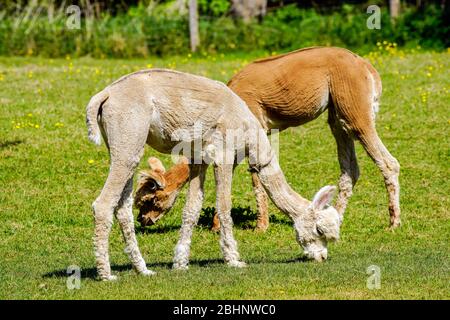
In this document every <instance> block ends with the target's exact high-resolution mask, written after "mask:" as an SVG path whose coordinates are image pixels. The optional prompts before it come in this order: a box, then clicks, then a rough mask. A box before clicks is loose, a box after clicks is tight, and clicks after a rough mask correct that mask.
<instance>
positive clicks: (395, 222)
mask: <svg viewBox="0 0 450 320" xmlns="http://www.w3.org/2000/svg"><path fill="white" fill-rule="evenodd" d="M400 225H401V221H400V218H397V219H394V220H393V221H391V224H390V226H389V229H391V230H394V229H396V228H398V227H400Z"/></svg>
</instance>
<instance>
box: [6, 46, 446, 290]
mask: <svg viewBox="0 0 450 320" xmlns="http://www.w3.org/2000/svg"><path fill="white" fill-rule="evenodd" d="M257 56H258V55H257V54H253V55H248V56H239V55H237V56H225V57H224V56H221V55H216V56H204V57H201V58H190V57H176V58H170V59H165V60H163V59H148V60H130V61H129V60H127V61H125V60H93V59H88V58H83V59H76V60H71V59H70V57H67V58H66V59H60V60H50V59H40V58H32V59H31V58H5V57H3V58H1V57H0V105H1V113H0V299H113V298H115V299H130V298H131V299H327V298H331V299H347V298H349V299H360V298H362V299H381V298H393V299H404V298H419V299H429V298H441V299H442V298H446V299H449V298H450V286H449V283H450V272H449V271H450V270H449V263H450V259H449V258H450V249H449V248H450V240H449V239H450V221H449V220H450V219H449V218H450V214H449V208H450V203H449V193H450V190H449V178H450V177H449V173H450V166H449V160H450V149H449V146H450V145H449V133H450V131H449V129H450V113H449V111H450V109H449V105H450V94H449V90H450V77H449V74H448V70H449V68H450V54H449V53H448V52H447V53H426V52H423V53H417V52H416V53H408V54H406V55H405V56H403V55H402V54H399V53H396V52H394V53H391V54H389V53H387V54H385V55H382V56H378V55H377V56H373V58H374V59H375V60H376V61H375V67H376V68H377V69H378V70H379V72H380V74H381V76H382V79H383V95H382V104H381V109H380V112H379V114H378V117H377V126H378V132H379V134H380V136H381V137H382V139H383V141H384V142H385V144H386V146H387V147H388V148H389V150H390V151H391V152H392V154H393V155H394V156H395V157H397V159H398V160H399V161H400V164H401V179H400V181H401V188H402V193H401V206H402V221H403V225H402V227H401V228H400V229H397V230H395V231H394V232H392V231H389V230H388V228H387V226H388V220H389V219H388V210H387V197H386V193H385V189H384V184H383V179H382V177H381V175H380V174H379V172H378V169H377V168H376V166H375V165H374V164H373V162H372V161H371V160H370V159H369V157H368V156H367V155H366V154H365V152H364V150H363V149H362V148H361V146H360V145H359V144H358V145H357V153H358V159H359V164H360V168H361V178H360V180H359V182H358V184H357V186H356V188H355V191H354V196H353V197H352V199H351V200H350V204H349V206H348V209H347V213H346V217H345V222H344V224H343V227H342V234H341V240H340V241H339V242H338V243H336V244H333V245H331V247H330V249H329V260H328V261H326V262H325V263H322V264H319V263H315V262H305V261H303V260H302V259H301V256H302V254H301V251H300V248H299V246H298V245H297V243H296V241H295V237H294V231H293V229H292V227H291V225H290V223H289V220H288V219H287V218H286V217H284V216H283V215H282V214H281V213H280V212H278V210H276V209H275V207H273V206H272V207H271V213H272V220H273V222H272V224H271V226H270V228H269V230H268V232H266V233H257V232H254V231H253V230H252V227H253V226H254V220H253V217H254V210H255V200H254V197H253V195H252V189H251V180H250V176H249V175H248V174H247V172H246V167H245V166H244V165H241V166H239V167H238V169H237V170H236V175H235V178H234V186H233V206H234V208H235V210H234V213H235V214H234V217H235V221H236V224H235V228H234V230H235V236H236V238H237V240H238V243H239V248H240V252H241V255H242V257H243V260H244V261H246V262H247V263H248V264H249V266H248V268H246V269H242V270H236V269H229V268H227V267H226V266H225V265H224V264H223V262H222V260H221V258H222V257H221V254H220V250H219V244H218V235H217V234H214V233H212V232H210V231H209V230H208V224H209V219H208V217H207V214H205V215H204V216H202V217H201V221H200V226H199V227H197V228H196V230H195V232H194V238H193V243H192V255H191V267H190V269H189V271H187V272H175V271H172V270H171V260H172V252H173V248H174V246H175V243H176V241H177V238H178V229H179V226H180V223H181V218H180V212H181V208H182V205H183V203H184V197H181V198H180V199H179V200H178V201H177V204H176V206H175V207H174V209H173V211H172V212H171V213H170V214H169V215H168V216H167V217H165V218H164V219H162V220H161V221H160V222H159V223H158V225H156V226H154V227H151V228H149V229H147V230H138V241H139V245H140V248H141V251H142V253H143V255H144V258H145V259H146V261H147V263H148V265H149V267H150V268H151V269H153V270H155V271H157V272H158V274H157V276H155V277H150V278H145V277H141V276H137V275H136V274H135V273H134V272H133V271H132V270H131V266H130V263H129V261H128V258H127V257H126V255H125V253H124V252H123V248H124V246H123V241H122V238H121V235H120V232H119V229H118V226H117V224H115V225H114V228H113V231H112V234H111V243H110V256H111V262H112V266H113V272H114V273H115V274H117V275H119V281H117V282H114V283H104V282H100V281H97V280H96V279H95V276H96V274H95V268H94V267H95V265H94V255H93V247H92V240H91V239H92V234H93V218H92V214H91V203H92V201H93V200H94V199H95V198H96V197H97V195H98V194H99V192H100V190H101V188H102V186H103V183H104V180H105V178H106V175H107V172H108V155H107V152H106V148H105V146H104V144H103V145H102V146H101V147H97V146H95V145H93V144H91V143H89V142H88V140H87V137H86V127H85V107H86V104H87V102H88V101H89V98H90V97H91V96H92V95H93V94H94V93H96V92H98V91H99V90H101V89H103V88H104V86H105V85H107V84H109V83H110V82H112V81H113V80H114V79H116V78H118V77H119V76H121V75H123V74H126V73H129V72H131V71H134V70H138V69H143V68H147V67H169V68H174V69H178V70H182V71H188V72H192V73H197V74H201V75H206V76H208V77H210V78H213V79H218V80H221V81H226V80H227V79H229V78H230V77H231V76H232V75H233V73H234V72H236V71H237V70H238V69H239V68H240V67H241V66H243V65H244V64H245V63H247V62H249V61H251V60H253V59H254V58H256V57H257ZM280 142H281V143H280V144H281V148H280V158H281V159H280V161H281V167H282V168H283V169H284V173H285V174H286V176H287V179H288V181H289V182H290V183H291V184H292V186H293V187H294V189H295V190H296V191H298V192H299V193H300V194H301V195H303V196H305V197H307V198H312V196H313V195H314V193H315V192H316V191H317V190H319V188H320V187H321V186H324V185H326V184H335V183H336V182H337V179H338V176H339V166H338V162H337V157H336V150H335V143H334V140H333V138H332V135H331V132H330V130H329V128H328V127H327V124H326V115H324V116H321V117H320V118H319V119H317V120H316V121H314V122H312V123H309V124H307V125H305V126H302V127H298V128H294V129H290V130H287V131H286V132H283V133H281V134H280ZM150 155H157V156H161V157H162V158H163V159H164V162H165V164H166V165H170V163H169V161H168V160H169V157H167V156H162V155H160V154H157V153H155V152H154V151H152V150H151V149H150V148H148V149H147V150H146V155H145V156H146V157H148V156H150ZM144 165H145V161H142V162H141V167H144ZM211 176H212V175H211V172H209V177H208V181H207V187H206V190H207V196H206V201H205V203H204V208H205V209H207V208H208V207H212V206H214V202H215V201H214V198H215V193H214V185H213V179H212V178H211ZM247 207H250V210H244V209H245V208H247ZM205 211H206V213H208V212H210V210H205ZM69 265H78V266H80V267H81V268H82V276H83V277H82V280H81V288H80V289H79V290H69V289H67V286H66V279H67V276H66V269H67V267H68V266H69ZM371 265H377V266H379V267H380V268H381V288H380V289H378V290H369V289H368V288H367V286H366V281H367V279H368V277H369V274H367V268H368V267H369V266H371Z"/></svg>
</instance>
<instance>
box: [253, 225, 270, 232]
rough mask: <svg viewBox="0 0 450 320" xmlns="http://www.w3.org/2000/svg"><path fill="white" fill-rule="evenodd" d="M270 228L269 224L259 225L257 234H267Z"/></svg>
mask: <svg viewBox="0 0 450 320" xmlns="http://www.w3.org/2000/svg"><path fill="white" fill-rule="evenodd" d="M268 228H269V225H268V224H263V223H257V224H256V228H255V231H257V232H266V231H267V229H268Z"/></svg>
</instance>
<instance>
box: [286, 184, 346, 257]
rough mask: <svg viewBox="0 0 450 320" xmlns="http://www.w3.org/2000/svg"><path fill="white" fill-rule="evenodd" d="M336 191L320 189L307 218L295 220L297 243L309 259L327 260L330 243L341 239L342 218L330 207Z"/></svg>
mask: <svg viewBox="0 0 450 320" xmlns="http://www.w3.org/2000/svg"><path fill="white" fill-rule="evenodd" d="M335 191H336V187H335V186H325V187H323V188H322V189H320V190H319V192H317V193H316V195H315V196H314V199H313V200H312V202H311V204H310V206H309V207H308V208H307V213H306V216H299V217H298V218H296V219H294V227H295V230H296V233H297V241H298V242H299V243H300V245H301V246H302V247H303V250H304V253H305V255H306V256H307V257H308V258H309V259H314V260H316V261H319V262H321V261H324V260H326V259H327V255H328V250H327V244H328V242H330V241H336V240H338V239H339V229H340V226H341V216H340V215H339V213H338V212H337V211H336V209H335V208H334V207H332V206H331V205H330V203H331V200H332V199H333V196H334V193H335Z"/></svg>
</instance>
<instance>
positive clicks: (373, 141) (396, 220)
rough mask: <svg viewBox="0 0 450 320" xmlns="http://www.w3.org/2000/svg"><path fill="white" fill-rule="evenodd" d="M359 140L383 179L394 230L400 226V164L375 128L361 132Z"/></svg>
mask: <svg viewBox="0 0 450 320" xmlns="http://www.w3.org/2000/svg"><path fill="white" fill-rule="evenodd" d="M359 139H360V140H361V143H362V145H363V146H364V149H365V150H366V151H367V153H368V154H369V156H370V157H371V158H372V159H373V161H374V162H375V164H376V165H377V166H378V168H379V169H380V171H381V174H382V175H383V177H384V183H385V185H386V190H387V193H388V195H389V214H390V225H391V227H392V228H396V227H398V226H399V225H400V184H399V182H398V176H399V174H400V164H399V163H398V161H397V159H395V158H394V157H393V156H392V155H391V154H390V153H389V151H388V150H387V149H386V147H385V146H384V144H383V142H382V141H381V139H380V138H379V137H378V134H377V132H376V130H375V128H371V129H369V130H367V131H364V132H362V133H361V134H360V135H359Z"/></svg>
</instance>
